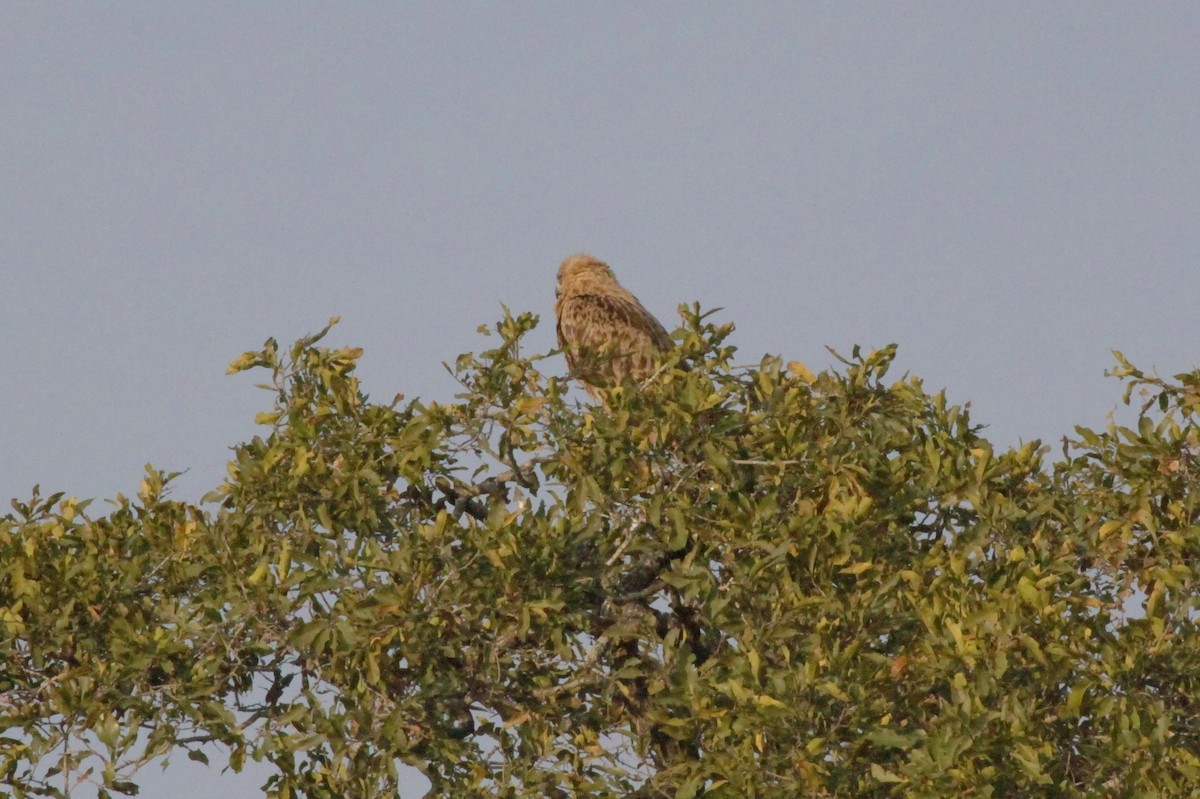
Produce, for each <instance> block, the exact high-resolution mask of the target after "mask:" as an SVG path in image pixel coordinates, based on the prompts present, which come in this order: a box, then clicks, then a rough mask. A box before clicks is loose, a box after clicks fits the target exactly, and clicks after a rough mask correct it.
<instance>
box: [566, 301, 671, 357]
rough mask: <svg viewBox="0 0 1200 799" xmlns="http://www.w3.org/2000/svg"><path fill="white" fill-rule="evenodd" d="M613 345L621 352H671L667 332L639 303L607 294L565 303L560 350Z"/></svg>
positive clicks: (669, 338)
mask: <svg viewBox="0 0 1200 799" xmlns="http://www.w3.org/2000/svg"><path fill="white" fill-rule="evenodd" d="M610 341H616V342H620V343H621V349H622V350H627V349H628V347H636V348H638V349H641V348H644V347H645V346H646V345H647V344H648V345H650V346H651V347H653V348H654V349H657V350H668V349H670V348H671V336H670V334H669V333H667V330H666V328H664V327H663V326H662V324H661V323H659V321H658V320H657V319H655V318H654V316H653V315H652V314H651V313H650V312H649V311H647V310H646V309H645V308H643V307H642V305H641V303H639V302H637V301H636V300H634V301H632V302H631V301H630V300H627V299H624V298H622V297H613V296H610V295H605V294H576V295H575V296H573V297H568V298H566V299H565V300H563V302H562V303H561V308H560V311H559V314H558V344H559V346H560V347H566V346H568V345H570V346H573V347H586V348H598V347H600V346H601V345H603V344H606V343H608V342H610Z"/></svg>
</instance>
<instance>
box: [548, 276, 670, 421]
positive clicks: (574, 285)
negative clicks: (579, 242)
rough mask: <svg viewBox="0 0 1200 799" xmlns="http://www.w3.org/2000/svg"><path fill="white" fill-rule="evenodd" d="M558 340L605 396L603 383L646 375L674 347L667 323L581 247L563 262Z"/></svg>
mask: <svg viewBox="0 0 1200 799" xmlns="http://www.w3.org/2000/svg"><path fill="white" fill-rule="evenodd" d="M555 296H556V297H557V298H558V300H557V302H555V303H554V316H555V318H556V319H557V320H558V345H559V346H560V347H562V348H563V351H564V353H565V354H566V357H567V365H568V366H569V367H571V371H572V372H574V373H575V375H576V376H577V377H578V378H579V379H580V381H582V382H583V385H584V388H586V389H587V392H588V393H589V394H591V395H592V396H593V397H595V398H596V399H599V400H601V401H603V399H604V396H603V393H604V389H606V388H608V387H610V386H614V385H619V384H620V383H622V382H623V381H626V380H633V381H641V380H645V379H646V378H648V377H649V376H650V375H651V374H653V373H654V370H655V369H656V368H657V367H658V364H659V361H660V356H661V353H662V352H664V351H665V350H668V349H670V348H671V336H670V335H669V334H668V333H667V330H666V328H664V327H663V326H662V324H660V323H659V321H658V320H657V319H655V318H654V316H653V315H651V313H650V312H649V311H647V310H646V309H645V308H643V307H642V304H641V303H640V302H638V299H637V297H635V296H633V294H631V293H630V292H629V290H628V289H626V288H624V287H623V286H622V285H621V284H620V283H618V282H617V276H616V275H614V274H613V271H612V269H610V268H609V266H608V264H606V263H604V262H603V261H600V260H597V259H596V258H593V257H592V256H590V255H586V254H584V253H579V254H578V255H572V256H571V257H570V258H567V260H565V261H563V262H562V266H560V267H559V268H558V288H557V289H556V291H555Z"/></svg>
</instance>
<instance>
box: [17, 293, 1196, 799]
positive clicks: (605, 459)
mask: <svg viewBox="0 0 1200 799" xmlns="http://www.w3.org/2000/svg"><path fill="white" fill-rule="evenodd" d="M683 315H684V322H685V324H684V328H683V331H682V333H681V334H680V335H679V336H677V338H678V346H677V347H676V349H675V350H673V351H672V353H671V355H670V356H669V360H668V364H667V368H664V369H663V370H661V371H660V372H659V373H658V374H656V375H655V376H654V377H652V378H651V379H650V380H649V381H647V384H646V385H644V386H641V387H634V386H626V387H625V388H624V389H617V390H613V391H610V392H609V395H608V397H607V407H597V406H594V405H580V404H578V403H577V402H575V401H574V400H571V399H569V398H568V397H567V396H566V393H565V392H566V388H567V386H566V385H565V383H564V381H563V380H562V379H560V378H557V377H554V376H549V375H547V374H545V373H544V372H543V371H541V369H542V361H543V359H544V358H545V357H546V356H543V355H534V356H525V355H522V354H521V352H520V349H519V345H520V342H521V340H522V337H523V336H524V335H525V334H526V333H527V332H528V331H529V330H530V329H531V328H533V326H534V325H535V324H536V319H535V318H534V317H532V316H530V315H527V314H526V315H521V316H518V317H515V318H514V317H512V316H509V315H506V316H505V318H504V319H503V320H502V321H501V322H500V323H499V324H498V325H497V326H496V334H497V337H498V340H497V346H496V347H495V348H494V349H491V350H488V351H486V352H482V353H481V354H479V355H477V356H476V355H464V356H462V357H460V358H459V359H458V361H457V362H456V364H455V365H454V367H453V372H454V374H455V375H456V376H457V377H458V379H459V381H460V382H461V385H462V392H461V393H460V394H459V395H458V396H457V397H456V398H455V399H454V401H453V402H450V403H434V402H422V401H411V402H408V403H406V404H402V403H401V402H400V401H397V402H395V403H393V404H391V405H384V404H378V403H374V402H371V401H370V399H369V398H368V397H367V396H366V395H365V394H364V393H363V392H362V389H361V386H360V385H359V383H358V381H357V379H356V378H355V376H354V366H355V361H356V359H357V358H358V356H359V355H360V351H358V350H352V349H329V348H325V347H322V346H321V345H320V341H321V339H322V337H323V336H324V335H325V332H326V331H328V328H326V331H322V333H320V334H318V335H316V336H312V337H310V338H307V339H304V340H301V341H300V342H298V343H297V344H296V345H295V346H294V347H293V348H292V349H291V350H290V353H287V354H285V353H281V352H280V351H279V349H278V347H277V346H276V344H275V343H274V341H268V342H267V343H266V345H265V347H264V348H263V349H262V350H261V351H259V352H253V353H247V354H246V355H244V356H242V357H241V358H239V359H238V360H237V361H235V362H234V364H233V365H232V366H231V369H232V370H243V369H250V368H263V369H265V370H267V371H269V372H270V374H271V376H272V381H271V383H270V385H269V388H270V389H271V390H272V392H273V393H274V397H275V400H274V407H273V409H272V410H270V411H268V412H266V413H263V414H260V416H259V418H258V421H259V422H260V423H262V424H263V425H265V426H267V427H269V431H268V432H265V434H264V435H262V436H261V437H256V438H254V439H253V440H251V441H249V442H247V443H244V444H242V445H240V446H239V447H237V449H236V451H235V456H234V459H233V460H232V462H231V463H230V464H229V476H228V478H227V480H226V481H225V482H224V483H223V484H222V485H220V486H219V487H218V488H217V489H216V490H215V491H213V492H212V493H211V494H209V495H208V496H207V497H206V498H205V500H204V502H202V503H201V504H200V505H192V504H188V503H185V502H180V501H175V500H172V499H170V498H169V497H168V495H167V493H168V492H167V489H168V488H169V485H170V477H171V476H170V475H164V474H161V473H159V472H157V471H155V470H154V469H152V468H148V469H147V475H146V478H145V480H144V481H143V482H142V485H141V487H140V489H139V491H138V493H137V497H136V498H129V497H125V496H118V497H117V498H116V500H115V502H114V506H113V508H112V509H111V510H110V511H108V512H107V513H105V514H104V515H97V514H94V513H93V512H92V511H91V508H90V506H88V503H86V502H80V501H77V500H75V499H72V498H64V496H63V495H61V494H54V495H53V496H49V497H44V498H43V497H41V496H39V495H38V494H37V493H36V492H35V494H34V497H33V499H32V500H30V501H28V502H14V503H13V507H14V513H12V514H10V515H8V516H6V517H4V519H3V520H2V521H0V692H2V693H0V729H3V730H5V732H4V733H3V737H2V738H0V779H2V780H3V781H5V782H6V783H8V784H10V785H12V786H13V793H14V795H15V796H17V797H26V796H62V795H65V794H66V793H67V792H69V790H70V786H71V785H72V784H74V783H75V781H78V780H80V779H84V778H87V779H91V780H94V781H96V782H98V783H100V784H102V785H103V786H105V791H106V792H114V793H125V794H132V793H134V792H136V785H135V784H134V783H133V781H132V779H133V777H134V776H135V772H136V769H137V767H138V766H140V765H142V764H144V763H147V762H150V761H153V760H156V759H161V758H162V757H164V756H167V755H169V754H171V753H176V752H179V751H181V750H182V751H185V752H187V753H188V754H189V756H192V757H195V758H200V759H206V758H207V756H208V755H209V754H213V753H214V752H220V753H223V756H226V757H227V758H228V764H229V766H230V767H232V768H233V769H235V770H237V769H240V768H241V767H242V765H243V764H244V763H245V762H246V759H247V758H253V759H255V760H260V761H267V762H269V763H271V764H273V765H274V768H275V773H274V776H272V777H271V778H270V780H269V781H268V783H267V784H266V785H265V786H264V789H265V791H266V793H267V794H268V795H270V796H278V797H381V796H388V795H393V794H394V791H395V781H396V777H397V769H398V764H400V763H407V764H412V765H415V766H417V767H418V768H420V769H421V770H422V771H423V772H424V773H425V774H426V775H427V776H428V777H429V778H430V780H431V782H432V784H433V789H432V795H436V796H448V797H449V796H453V797H471V796H480V797H482V796H504V797H543V796H550V797H553V796H596V797H626V796H640V797H677V798H679V799H686V797H693V796H704V797H796V796H808V797H945V796H950V795H963V796H995V797H1009V796H1033V795H1038V796H1063V797H1070V796H1081V797H1082V796H1096V795H1106V796H1162V797H1179V796H1185V795H1191V794H1193V793H1194V792H1196V791H1197V790H1200V720H1198V719H1200V712H1198V711H1200V708H1198V704H1197V703H1198V701H1200V700H1198V699H1197V697H1200V686H1198V685H1197V683H1198V681H1200V670H1197V668H1196V664H1197V663H1200V635H1198V634H1197V626H1196V625H1197V618H1198V611H1200V603H1198V597H1197V590H1196V588H1197V578H1196V563H1197V554H1198V553H1200V524H1198V507H1197V505H1198V502H1200V492H1198V491H1197V490H1196V489H1197V480H1198V479H1200V460H1198V452H1200V450H1198V449H1197V446H1198V441H1197V439H1198V427H1197V410H1198V407H1200V373H1191V374H1184V375H1180V376H1178V377H1177V378H1175V379H1174V380H1172V381H1166V380H1161V379H1159V378H1157V377H1155V376H1152V375H1147V374H1144V373H1142V372H1140V371H1138V370H1137V369H1136V368H1134V367H1133V366H1132V365H1130V364H1128V363H1127V362H1125V361H1124V360H1121V361H1120V362H1119V367H1118V368H1117V369H1116V374H1117V375H1118V376H1120V377H1121V378H1123V379H1124V380H1125V381H1126V385H1127V391H1126V402H1130V401H1132V399H1133V397H1134V396H1135V395H1137V396H1138V397H1139V399H1144V400H1145V404H1144V405H1143V406H1142V407H1141V408H1140V413H1139V414H1138V417H1137V424H1136V425H1134V426H1133V427H1132V428H1124V427H1119V426H1116V425H1115V424H1114V425H1111V426H1109V427H1107V428H1106V429H1104V430H1098V431H1095V430H1089V429H1085V428H1077V438H1076V439H1075V440H1073V441H1068V442H1065V443H1064V448H1063V455H1062V457H1061V458H1060V459H1058V460H1054V461H1050V460H1048V449H1047V448H1045V447H1042V446H1040V445H1039V444H1038V443H1037V442H1032V443H1028V444H1025V445H1023V446H1020V447H1018V448H1015V449H1008V450H1004V451H998V450H997V448H996V447H994V446H993V445H992V444H991V443H989V442H988V441H987V440H986V439H985V438H984V437H983V435H982V431H981V429H980V428H979V427H978V426H976V425H973V424H972V423H971V421H970V419H969V416H968V413H967V411H966V410H964V409H963V408H960V407H956V406H953V405H950V404H948V403H947V402H946V400H945V397H944V396H943V395H942V394H929V393H927V392H926V391H925V390H924V389H923V387H922V385H921V382H920V381H919V380H917V379H915V378H911V377H906V378H903V379H900V380H898V381H895V382H888V381H887V380H886V379H885V375H886V372H887V370H888V366H889V364H890V362H891V360H892V357H893V350H892V348H887V349H883V350H880V351H877V352H873V353H870V354H866V355H863V354H862V353H860V352H859V351H858V350H857V349H856V350H855V351H854V353H853V355H852V356H851V357H850V358H847V359H845V360H844V362H843V367H841V368H839V369H838V370H832V371H826V372H822V373H821V374H818V375H813V374H811V373H810V372H809V371H808V370H807V369H806V368H804V367H803V366H802V365H800V364H794V363H793V364H785V363H783V362H781V361H780V360H779V359H777V358H770V357H769V358H765V359H763V360H762V362H761V363H760V364H758V365H756V366H752V367H746V368H740V367H735V366H734V365H733V364H732V356H733V353H734V348H733V347H732V346H730V345H729V344H728V342H727V337H728V335H729V332H730V330H731V326H728V325H726V326H718V325H716V324H714V323H712V322H710V321H709V320H708V318H707V317H706V316H704V315H702V314H701V313H699V311H698V309H690V310H689V309H685V313H684V314H683ZM680 362H686V365H687V366H688V367H689V368H687V369H677V368H673V366H672V365H673V364H678V363H680ZM89 769H93V770H92V771H90V772H89V771H88V770H89Z"/></svg>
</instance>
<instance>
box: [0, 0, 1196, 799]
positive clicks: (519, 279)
mask: <svg viewBox="0 0 1200 799" xmlns="http://www.w3.org/2000/svg"><path fill="white" fill-rule="evenodd" d="M1198 43H1200V5H1197V4H1195V3H1176V4H1171V3H1154V4H1133V3H1123V4H1116V3H1099V2H1097V3H1073V4H1053V5H1051V4H1035V3H1007V2H1005V3H991V4H980V3H959V2H946V3H890V4H851V3H841V2H839V3H823V4H803V5H783V4H758V5H748V4H744V5H737V6H735V5H733V4H714V3H707V4H694V5H683V4H656V5H648V4H644V5H633V4H620V5H605V6H601V5H594V4H589V5H583V4H579V5H568V4H494V5H490V4H478V3H476V4H467V3H459V4H441V3H437V4H435V3H425V4H409V5H399V4H391V3H386V4H385V3H359V4H354V5H350V4H338V5H334V4H318V3H289V4H283V3H274V4H272V3H260V4H233V3H228V4H225V3H203V4H201V3H192V4H184V3H169V4H168V3H163V4H159V3H105V4H97V3H15V2H14V3H5V4H2V5H0V187H2V188H0V277H2V282H0V301H2V306H0V334H2V336H3V344H4V346H3V350H2V352H3V354H2V355H0V369H2V371H0V411H2V412H0V445H2V447H3V453H2V457H0V498H7V497H12V496H24V495H27V494H28V491H29V489H30V487H31V486H32V485H33V484H34V483H41V485H42V487H43V491H44V492H49V491H52V490H66V491H68V492H69V493H71V494H74V495H77V496H81V497H89V496H95V497H106V496H111V495H113V494H114V493H115V492H117V491H123V492H126V493H130V494H132V493H134V492H135V491H136V488H137V484H138V481H139V479H140V476H141V472H142V464H144V463H145V462H147V461H149V462H152V463H154V464H155V465H156V466H159V467H161V468H164V469H184V468H188V469H190V471H189V473H188V474H187V475H186V476H185V477H183V478H182V479H181V480H180V481H179V483H178V488H177V490H176V493H177V495H179V496H182V497H185V498H189V499H195V498H198V497H199V495H200V494H202V493H203V492H204V491H205V490H207V489H209V488H211V487H212V486H214V485H216V484H217V483H218V482H219V481H220V479H221V477H222V475H223V470H224V466H223V464H224V460H225V458H226V456H227V453H228V447H229V446H230V445H232V444H234V443H235V442H237V441H239V440H242V439H245V438H247V437H249V436H250V435H253V434H254V433H255V428H254V426H253V424H252V421H251V420H252V416H253V414H254V413H255V412H256V411H258V410H262V409H264V408H266V407H267V406H268V404H269V400H270V398H269V396H268V395H266V394H265V393H263V392H259V391H257V390H255V389H253V388H252V387H251V384H252V383H253V382H256V381H257V380H258V378H257V377H255V376H251V377H245V376H241V377H237V378H227V377H225V376H224V368H225V365H226V364H227V363H228V361H229V360H231V359H232V358H233V357H234V356H236V355H237V354H239V353H240V352H241V351H243V350H246V349H251V348H255V347H257V346H258V345H260V344H261V342H262V341H263V339H265V338H266V337H267V336H275V337H277V338H278V339H279V340H280V341H281V342H283V343H290V341H291V340H293V339H294V338H296V337H298V336H300V335H302V334H304V333H306V332H311V331H315V330H317V329H319V328H320V327H321V326H322V325H323V324H324V323H325V321H326V320H327V318H328V317H329V316H331V315H333V314H340V315H342V318H343V322H342V324H341V325H340V326H339V327H338V328H336V329H335V332H334V334H333V336H332V341H333V342H334V343H344V344H353V345H357V346H362V347H365V348H366V356H365V358H364V359H363V361H362V367H361V375H362V377H363V379H364V381H365V386H366V389H367V390H368V391H369V392H370V393H372V394H373V395H374V396H375V397H377V398H380V399H387V400H390V398H391V397H392V396H393V395H394V394H395V393H397V392H404V393H405V394H407V395H408V396H424V397H430V398H441V399H446V398H448V397H449V396H450V394H451V393H452V392H453V385H452V383H451V381H450V380H449V378H448V377H447V376H446V375H445V373H444V372H443V371H442V368H441V366H440V364H441V362H442V361H449V360H453V358H454V356H455V355H457V354H458V353H459V352H462V351H464V350H468V349H477V348H479V347H480V346H481V345H482V343H483V342H482V340H481V339H479V337H478V336H477V334H476V333H475V328H476V327H477V326H478V325H479V324H481V323H485V322H490V321H493V320H495V319H496V318H497V317H498V316H499V312H500V311H499V307H500V303H502V302H503V303H505V304H507V305H508V306H510V307H511V308H513V309H514V310H533V311H536V312H538V313H540V314H541V315H542V318H543V325H542V327H541V328H539V330H538V331H536V335H535V336H534V339H533V341H534V343H535V344H537V345H538V346H541V347H543V348H545V349H549V348H550V347H551V346H552V337H553V333H552V330H553V326H552V325H551V324H548V323H547V322H548V320H549V319H550V317H551V315H552V302H553V284H554V270H555V268H556V266H557V264H558V262H559V261H560V260H561V259H562V258H563V257H564V256H565V255H567V254H569V253H571V252H574V251H577V250H586V251H589V252H591V253H593V254H595V255H597V256H599V257H601V258H604V259H606V260H608V261H609V262H610V263H611V264H612V265H613V266H614V268H615V269H616V270H617V273H618V275H619V276H620V277H621V278H622V280H623V282H624V283H625V284H626V285H627V286H629V287H630V288H631V289H633V290H634V291H635V292H636V293H637V294H638V295H639V296H640V297H641V298H642V300H643V302H644V303H645V304H646V305H647V307H648V308H650V309H651V310H652V311H653V312H655V313H656V314H657V315H658V316H659V317H660V318H662V319H663V320H664V322H665V323H667V326H668V327H673V326H674V325H675V323H676V321H677V319H676V317H675V311H674V309H675V306H676V305H677V304H678V303H680V302H690V301H696V300H698V301H699V302H700V303H701V304H702V305H704V306H706V307H713V306H721V307H723V308H724V309H725V310H724V311H723V312H722V313H721V317H722V318H725V319H729V320H733V321H735V322H736V323H737V328H738V329H737V332H736V334H735V337H734V341H735V343H737V344H738V345H739V346H740V347H741V356H742V358H741V360H742V361H743V362H746V363H749V362H755V361H757V360H758V358H759V357H760V356H761V355H762V354H763V353H764V352H771V353H778V354H782V355H783V356H784V357H786V358H788V359H798V360H802V361H805V362H806V363H808V364H809V365H810V366H812V367H813V368H820V367H823V366H825V365H827V364H829V363H830V358H829V356H828V354H827V353H826V351H825V349H824V345H827V344H828V345H831V346H833V347H835V348H837V349H841V350H847V351H848V350H849V349H850V347H851V346H852V345H853V344H855V343H858V344H862V345H864V346H865V347H875V346H880V345H883V344H886V343H888V342H892V341H895V342H899V344H900V345H901V347H900V358H899V367H900V369H902V370H910V371H912V372H913V373H915V374H918V375H921V376H923V377H924V378H925V379H926V381H927V385H928V386H929V387H930V388H939V387H942V386H946V387H947V388H948V392H949V394H950V396H951V398H952V399H954V400H956V401H960V402H961V401H966V400H971V401H972V402H973V408H974V418H975V419H976V421H980V422H984V423H987V424H989V425H990V433H991V434H992V436H993V437H994V439H995V440H996V441H997V442H998V443H999V444H1002V445H1008V444H1013V443H1016V442H1017V441H1018V440H1029V439H1031V438H1043V439H1047V440H1056V439H1058V438H1060V437H1061V436H1062V435H1063V434H1065V433H1069V432H1070V431H1071V430H1072V427H1073V425H1074V424H1077V423H1085V424H1089V425H1093V426H1094V425H1103V424H1104V423H1105V417H1106V414H1107V413H1108V412H1110V411H1111V410H1112V408H1113V407H1114V405H1115V404H1116V402H1117V400H1118V397H1119V387H1118V386H1117V384H1116V383H1115V382H1113V381H1111V380H1106V379H1104V378H1103V376H1102V375H1103V371H1104V370H1105V368H1107V367H1108V366H1110V365H1111V363H1112V359H1111V357H1110V355H1109V351H1110V350H1111V349H1114V348H1117V349H1122V350H1124V351H1125V352H1126V353H1127V354H1128V355H1129V356H1130V357H1132V358H1133V359H1134V360H1135V361H1137V362H1138V363H1140V364H1142V365H1144V366H1147V367H1149V366H1151V365H1157V366H1158V367H1160V368H1161V369H1162V370H1163V371H1164V372H1165V373H1168V374H1169V373H1172V372H1177V371H1182V370H1184V369H1188V368H1191V367H1192V366H1193V365H1195V364H1197V362H1200V357H1198V356H1197V347H1196V341H1197V335H1196V323H1195V321H1194V320H1195V316H1196V305H1197V289H1198V287H1200V145H1198V143H1200V45H1198ZM177 760H180V761H182V758H177ZM216 762H219V758H218V760H217V761H216ZM184 763H186V761H184ZM184 763H177V764H173V765H172V767H171V769H170V770H169V771H167V772H166V773H165V774H164V775H161V776H160V775H157V774H155V773H153V772H154V770H153V769H152V770H151V772H150V773H147V774H146V775H144V776H145V777H146V781H145V784H144V790H143V796H150V797H155V796H163V797H180V799H185V798H186V797H208V796H211V795H213V793H214V792H215V791H217V790H219V791H220V792H221V793H222V794H223V795H225V796H227V797H229V798H230V799H241V797H253V796H256V795H258V792H257V789H256V786H257V785H258V784H259V783H260V782H261V780H262V777H263V772H261V771H257V772H254V773H251V774H249V775H242V776H240V777H234V776H232V775H225V776H221V775H220V774H219V769H218V768H211V769H204V768H203V767H200V766H197V765H196V764H191V763H186V765H185V764H184ZM419 785H420V782H419V781H418V780H414V782H413V786H414V787H413V789H412V790H411V791H410V793H409V794H408V795H411V796H416V795H418V794H419V791H420V787H419Z"/></svg>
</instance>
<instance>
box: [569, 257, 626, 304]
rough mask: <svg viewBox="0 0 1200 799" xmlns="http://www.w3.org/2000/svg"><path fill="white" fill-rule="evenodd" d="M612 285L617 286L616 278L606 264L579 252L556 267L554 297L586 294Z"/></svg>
mask: <svg viewBox="0 0 1200 799" xmlns="http://www.w3.org/2000/svg"><path fill="white" fill-rule="evenodd" d="M614 285H618V284H617V276H616V275H615V274H613V270H612V269H610V268H609V266H608V264H606V263H604V262H603V261H601V260H599V259H598V258H593V257H592V256H590V255H588V254H587V253H582V252H581V253H577V254H575V255H572V256H570V257H569V258H567V259H566V260H565V261H563V262H562V266H560V267H558V285H557V286H556V287H555V290H554V296H556V297H561V296H563V295H564V294H586V293H588V292H589V291H591V290H594V289H595V288H596V287H601V286H614Z"/></svg>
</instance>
